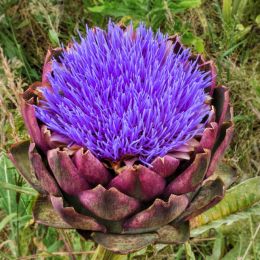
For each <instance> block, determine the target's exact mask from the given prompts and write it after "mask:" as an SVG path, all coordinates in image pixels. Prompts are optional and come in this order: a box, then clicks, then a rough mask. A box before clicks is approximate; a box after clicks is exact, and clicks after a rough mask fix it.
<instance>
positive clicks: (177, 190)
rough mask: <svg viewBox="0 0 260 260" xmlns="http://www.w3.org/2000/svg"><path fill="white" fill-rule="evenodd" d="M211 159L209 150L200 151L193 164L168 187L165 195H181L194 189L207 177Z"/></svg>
mask: <svg viewBox="0 0 260 260" xmlns="http://www.w3.org/2000/svg"><path fill="white" fill-rule="evenodd" d="M209 160H210V151H209V150H205V152H204V153H198V154H197V155H196V157H195V159H194V161H193V162H192V164H191V165H190V166H189V167H188V168H187V169H186V170H184V172H182V173H181V174H180V175H179V176H178V177H177V178H175V179H174V180H173V181H172V182H171V183H170V184H169V185H168V186H167V187H166V190H165V195H166V196H170V195H171V194H177V195H179V194H184V193H188V192H191V191H194V190H195V189H196V188H197V186H198V185H199V184H200V183H201V181H202V180H203V179H204V177H205V174H206V171H207V168H208V164H209Z"/></svg>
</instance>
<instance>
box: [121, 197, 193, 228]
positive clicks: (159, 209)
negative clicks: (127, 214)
mask: <svg viewBox="0 0 260 260" xmlns="http://www.w3.org/2000/svg"><path fill="white" fill-rule="evenodd" d="M188 203H189V200H188V198H187V197H186V196H185V195H181V196H176V195H171V196H170V198H169V200H168V201H167V202H165V201H163V200H161V199H156V200H155V201H154V203H153V204H152V205H151V206H150V207H149V208H147V209H145V210H143V211H141V212H139V213H138V214H136V215H134V216H133V217H131V218H130V219H128V220H127V221H126V222H125V223H124V231H127V233H129V232H130V233H135V232H138V233H140V232H147V231H152V230H156V229H157V228H159V227H161V226H164V225H166V224H169V223H170V222H171V221H173V220H174V219H175V218H177V217H178V216H179V215H180V214H181V213H182V212H183V211H184V210H185V208H186V207H187V205H188Z"/></svg>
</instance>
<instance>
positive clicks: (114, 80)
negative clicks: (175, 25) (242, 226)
mask: <svg viewBox="0 0 260 260" xmlns="http://www.w3.org/2000/svg"><path fill="white" fill-rule="evenodd" d="M79 37H80V41H76V40H73V41H72V42H71V43H70V44H69V45H68V46H67V47H63V46H62V47H60V48H56V49H51V50H49V51H48V53H47V56H46V58H45V62H44V66H43V73H42V80H41V82H36V83H34V84H32V85H31V86H30V87H29V88H28V89H27V90H26V91H25V92H24V93H23V94H22V95H21V111H22V115H23V118H24V121H25V124H26V127H27V128H28V132H29V135H30V141H24V142H20V143H17V144H14V145H13V146H12V147H11V149H10V158H11V159H12V161H13V163H14V164H15V166H16V168H17V169H18V171H19V172H20V173H21V175H22V176H23V177H24V178H25V179H26V180H27V182H28V183H30V184H31V185H32V186H33V187H34V188H35V189H36V190H37V191H38V192H39V194H40V195H39V197H38V199H37V201H36V203H35V206H34V212H33V214H34V218H35V220H36V222H38V223H41V224H43V225H47V226H53V227H56V228H68V229H76V230H77V232H79V233H80V234H81V235H82V236H83V237H84V238H86V239H92V240H94V241H95V242H97V243H99V244H101V245H102V246H104V247H105V248H107V249H109V250H111V251H114V252H120V253H129V252H133V251H136V250H138V249H140V248H142V247H145V246H147V245H149V244H155V243H165V244H168V243H169V244H170V243H183V242H185V241H186V240H187V239H188V238H189V219H191V218H192V217H194V216H196V215H198V214H200V213H201V212H203V211H205V210H207V209H208V208H209V207H212V206H213V205H215V204H216V203H218V202H219V201H220V200H221V199H222V198H223V196H224V192H225V189H226V188H227V186H228V185H229V184H230V179H228V178H226V177H225V178H223V177H222V176H221V174H218V173H219V171H215V170H216V168H217V164H218V162H219V161H220V159H221V157H222V155H223V153H224V151H225V149H226V148H227V146H228V144H229V142H230V140H231V137H232V133H233V130H234V125H233V118H232V117H233V116H232V107H231V106H230V101H229V92H228V89H227V88H226V87H224V86H216V69H215V66H214V64H213V62H212V61H207V60H205V59H204V58H203V57H202V56H201V55H194V54H192V53H191V51H190V50H189V49H188V48H185V47H184V46H183V45H182V44H181V41H180V39H179V37H178V36H176V35H175V36H168V35H164V34H162V33H161V32H160V31H158V32H157V33H153V32H152V30H151V29H149V28H146V27H145V26H144V25H143V24H140V25H139V26H138V27H137V28H136V29H134V28H133V26H132V25H130V26H128V27H124V26H119V25H116V24H114V23H112V22H110V23H109V24H108V28H107V30H102V29H100V28H94V29H89V28H86V36H82V35H81V34H80V35H79ZM214 172H215V173H214Z"/></svg>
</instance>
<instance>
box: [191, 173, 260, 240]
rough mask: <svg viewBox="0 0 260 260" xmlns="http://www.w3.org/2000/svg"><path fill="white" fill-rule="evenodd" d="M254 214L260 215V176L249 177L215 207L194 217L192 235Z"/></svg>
mask: <svg viewBox="0 0 260 260" xmlns="http://www.w3.org/2000/svg"><path fill="white" fill-rule="evenodd" d="M254 205H255V206H254ZM253 206H254V207H253ZM252 214H256V215H260V177H255V178H251V179H248V180H246V181H244V182H242V183H240V184H238V185H237V186H235V187H233V188H231V189H230V190H228V191H227V193H226V195H225V197H224V199H223V200H222V201H221V202H220V203H218V204H217V205H216V206H215V207H213V208H211V209H209V210H208V211H206V212H204V213H202V214H201V215H199V216H197V217H195V218H193V219H192V220H191V227H192V228H193V230H192V231H191V235H192V236H197V235H199V234H202V233H203V232H205V231H207V230H209V229H211V228H217V227H220V226H221V225H223V224H231V223H233V222H235V221H238V220H241V219H243V218H248V217H249V216H250V215H252Z"/></svg>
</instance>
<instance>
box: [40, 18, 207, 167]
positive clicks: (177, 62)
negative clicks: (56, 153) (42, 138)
mask: <svg viewBox="0 0 260 260" xmlns="http://www.w3.org/2000/svg"><path fill="white" fill-rule="evenodd" d="M177 44H178V43H177V42H176V43H175V44H174V45H172V44H169V42H168V41H167V36H165V35H163V34H162V33H160V32H157V34H156V35H154V34H153V32H152V30H151V29H146V28H145V27H144V25H140V26H139V27H138V28H137V30H136V32H135V34H134V36H133V28H132V27H130V28H129V30H128V31H126V32H125V31H123V30H122V29H121V28H119V27H118V26H116V25H114V24H111V23H110V24H109V26H108V32H107V34H106V33H105V32H104V31H103V30H100V29H97V30H95V31H93V30H91V29H87V36H86V38H82V37H81V42H80V43H77V42H75V41H74V42H73V47H72V48H71V49H70V50H68V51H67V52H65V53H63V55H62V56H61V57H60V59H59V61H57V60H54V61H53V64H52V75H50V76H49V77H48V79H49V82H50V84H51V86H52V89H51V90H50V89H46V88H45V89H43V96H44V97H45V100H44V101H42V102H41V106H40V107H39V106H38V107H36V116H37V117H38V118H39V119H40V120H41V121H42V122H43V123H44V124H46V125H47V127H48V128H49V129H50V130H53V131H55V132H56V133H59V134H62V135H64V137H65V138H67V140H68V142H69V145H71V144H73V143H75V144H77V145H80V146H82V147H84V148H86V149H89V150H90V151H91V152H92V153H93V154H94V155H95V156H97V157H98V158H99V159H108V160H111V161H118V160H121V159H122V158H125V157H137V158H138V159H140V160H141V161H142V162H146V163H150V162H151V161H152V159H154V158H155V157H157V156H164V155H166V154H167V153H168V152H173V151H178V149H180V148H181V147H182V146H183V145H185V144H186V143H187V142H188V141H189V140H191V139H192V138H193V137H195V136H197V135H201V134H202V133H203V130H204V129H205V123H206V122H207V117H208V115H209V113H210V106H209V105H208V104H206V102H207V99H208V95H207V93H206V92H205V89H206V88H208V87H209V86H210V82H211V77H210V75H209V74H210V73H209V72H205V71H201V70H199V65H198V64H197V60H190V59H191V53H190V51H189V49H186V50H184V51H181V50H180V51H179V52H177V53H174V52H173V51H172V50H173V49H174V47H176V45H177ZM60 63H62V66H60ZM108 115H109V116H108ZM203 119H204V121H203Z"/></svg>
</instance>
